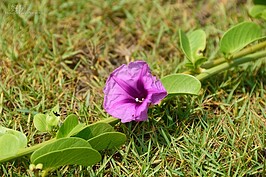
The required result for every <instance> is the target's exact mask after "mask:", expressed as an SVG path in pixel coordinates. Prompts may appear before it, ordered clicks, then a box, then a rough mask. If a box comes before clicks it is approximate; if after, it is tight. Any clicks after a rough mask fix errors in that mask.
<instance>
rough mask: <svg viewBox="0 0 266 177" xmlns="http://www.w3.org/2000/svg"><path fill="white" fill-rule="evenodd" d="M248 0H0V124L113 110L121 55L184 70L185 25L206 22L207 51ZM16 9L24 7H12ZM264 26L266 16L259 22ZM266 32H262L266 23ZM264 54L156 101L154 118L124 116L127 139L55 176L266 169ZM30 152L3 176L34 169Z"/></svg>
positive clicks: (156, 68)
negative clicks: (107, 88) (111, 89)
mask: <svg viewBox="0 0 266 177" xmlns="http://www.w3.org/2000/svg"><path fill="white" fill-rule="evenodd" d="M250 6H251V2H250V1H248V2H245V1H236V2H233V1H232V2H230V1H222V0H221V1H214V0H209V1H207V2H206V1H199V2H196V1H195V2H194V1H184V2H183V3H182V1H158V0H156V1H151V2H146V1H137V0H132V1H104V0H99V1H88V2H87V1H85V0H81V1H73V0H67V1H62V0H56V1H51V0H46V1H40V2H39V1H23V2H21V1H6V0H4V1H1V2H0V7H1V8H0V13H1V15H0V34H1V35H0V48H1V50H0V58H1V60H0V123H1V125H2V126H5V127H9V128H13V129H17V130H20V131H23V132H24V133H25V134H26V135H27V137H28V140H29V144H30V145H32V144H37V143H40V142H42V141H45V140H47V139H49V138H50V135H49V134H39V133H38V132H37V131H36V130H35V128H34V126H33V121H32V120H33V116H34V115H35V114H36V113H38V112H40V113H44V112H47V111H49V110H50V109H51V108H52V107H54V106H55V105H56V104H57V103H59V104H60V107H61V114H62V118H64V117H65V116H66V115H67V114H70V113H75V114H77V115H78V116H79V118H80V121H81V122H85V123H87V124H89V123H92V122H96V121H98V120H101V119H104V118H107V117H108V116H109V115H108V114H107V113H106V112H105V111H104V110H103V108H102V102H103V93H102V89H103V87H104V84H105V80H106V78H107V77H108V75H109V74H110V72H111V71H112V70H113V69H115V68H116V67H118V66H120V65H121V64H122V63H128V62H129V61H133V60H137V59H143V60H145V61H147V62H148V63H149V65H150V67H151V68H152V71H153V73H154V74H155V75H157V76H158V77H162V76H165V75H167V74H170V73H175V72H183V71H184V67H183V66H184V62H183V58H184V56H183V54H182V53H181V51H180V47H179V38H178V30H179V29H182V30H184V31H189V30H191V29H197V28H202V29H204V30H205V31H206V33H207V35H208V41H207V43H208V44H207V46H208V48H207V50H206V55H207V56H209V58H214V57H218V56H221V54H219V52H218V51H217V49H218V48H217V47H218V42H219V39H220V37H221V36H222V34H223V32H224V31H226V30H227V29H229V27H231V26H232V25H235V24H237V23H239V22H242V21H244V20H251V19H250V17H249V16H248V13H247V8H248V7H250ZM14 7H15V8H17V10H14ZM252 20H253V21H256V22H258V23H259V24H261V25H262V26H263V27H265V22H263V21H258V20H254V19H252ZM264 34H265V30H264ZM265 68H266V67H265V62H263V61H257V62H255V63H250V64H245V65H244V66H242V67H237V68H234V69H231V70H229V71H227V72H224V73H221V74H219V75H217V76H215V77H212V78H209V79H208V80H205V81H204V82H203V83H202V84H203V88H202V91H201V94H200V96H199V97H190V96H182V97H177V98H176V99H173V100H171V101H170V102H167V103H165V104H162V105H161V106H156V107H154V108H153V109H150V110H149V111H150V112H149V115H150V120H149V121H148V122H142V123H128V124H119V125H117V129H118V130H119V131H121V132H124V133H126V135H127V138H128V140H127V142H126V144H125V145H124V146H123V147H121V148H120V149H118V150H117V151H106V152H104V153H103V154H104V155H103V160H102V162H101V163H98V164H97V165H95V166H93V167H80V166H64V167H62V168H60V169H58V170H57V171H55V172H54V173H53V175H54V176H265V174H266V172H265V170H266V167H265V166H266V164H265V163H266V162H265V152H264V151H265V132H266V128H265V126H266V113H265V109H266V87H265V83H266V80H265V75H266V69H265ZM29 163H30V162H29V160H28V158H22V159H18V160H16V161H14V162H8V163H4V164H2V165H1V166H0V174H1V176H30V173H29V171H27V169H28V166H29Z"/></svg>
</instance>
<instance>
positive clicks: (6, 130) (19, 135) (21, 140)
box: [0, 126, 27, 148]
mask: <svg viewBox="0 0 266 177" xmlns="http://www.w3.org/2000/svg"><path fill="white" fill-rule="evenodd" d="M5 134H12V135H14V136H15V137H17V139H18V142H19V144H18V146H19V148H24V147H26V146H27V137H26V135H25V134H24V133H22V132H20V131H16V130H12V129H9V128H5V127H2V126H0V137H1V136H2V135H5Z"/></svg>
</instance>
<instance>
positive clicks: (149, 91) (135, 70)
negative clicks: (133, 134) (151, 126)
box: [104, 61, 167, 123]
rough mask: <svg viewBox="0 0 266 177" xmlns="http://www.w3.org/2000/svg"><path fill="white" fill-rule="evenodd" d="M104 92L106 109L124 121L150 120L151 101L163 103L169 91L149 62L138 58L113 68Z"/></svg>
mask: <svg viewBox="0 0 266 177" xmlns="http://www.w3.org/2000/svg"><path fill="white" fill-rule="evenodd" d="M104 94H105V96H104V109H105V110H106V111H107V112H108V113H109V114H111V115H112V116H113V117H116V118H119V119H121V122H123V123H124V122H130V121H133V120H134V121H144V120H147V119H148V107H149V105H150V104H151V103H152V104H157V103H159V102H160V100H161V99H163V98H164V97H165V96H166V95H167V92H166V90H165V89H164V87H163V85H162V84H161V82H160V81H159V80H157V79H156V77H154V76H152V74H151V72H150V68H149V66H148V64H147V63H146V62H144V61H136V62H131V63H129V64H128V65H122V66H120V67H119V68H117V69H115V70H114V71H113V73H112V74H111V75H110V77H109V78H108V79H107V81H106V86H105V88H104Z"/></svg>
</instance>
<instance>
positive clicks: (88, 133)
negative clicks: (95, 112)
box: [74, 122, 114, 140]
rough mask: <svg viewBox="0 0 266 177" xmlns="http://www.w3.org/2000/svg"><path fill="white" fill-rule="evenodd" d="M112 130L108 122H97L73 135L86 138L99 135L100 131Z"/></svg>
mask: <svg viewBox="0 0 266 177" xmlns="http://www.w3.org/2000/svg"><path fill="white" fill-rule="evenodd" d="M113 131H114V128H113V127H112V126H111V125H109V124H108V123H103V122H98V123H94V124H91V125H88V126H86V127H85V128H83V130H81V131H80V132H79V133H77V134H76V135H74V136H75V137H79V138H83V139H85V140H88V139H90V138H93V137H95V136H98V135H101V134H102V133H106V132H113Z"/></svg>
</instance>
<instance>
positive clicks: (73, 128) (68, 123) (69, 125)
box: [56, 114, 84, 139]
mask: <svg viewBox="0 0 266 177" xmlns="http://www.w3.org/2000/svg"><path fill="white" fill-rule="evenodd" d="M83 127H84V124H79V122H78V117H77V116H76V115H75V114H71V115H69V116H67V118H66V120H65V121H64V123H63V124H62V126H61V127H60V128H59V130H58V132H57V135H56V138H57V139H59V138H64V137H70V136H72V135H75V134H77V133H78V132H80V131H81V130H82V129H83Z"/></svg>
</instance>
